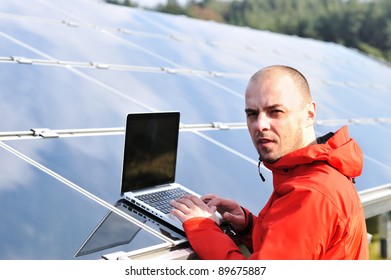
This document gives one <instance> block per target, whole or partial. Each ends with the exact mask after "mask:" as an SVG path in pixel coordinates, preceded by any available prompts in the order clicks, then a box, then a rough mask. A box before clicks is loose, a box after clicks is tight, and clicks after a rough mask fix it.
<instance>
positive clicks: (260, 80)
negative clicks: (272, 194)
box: [245, 65, 316, 163]
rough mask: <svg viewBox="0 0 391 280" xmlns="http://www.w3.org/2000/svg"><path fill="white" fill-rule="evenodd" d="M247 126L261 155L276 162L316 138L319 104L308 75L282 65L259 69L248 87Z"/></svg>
mask: <svg viewBox="0 0 391 280" xmlns="http://www.w3.org/2000/svg"><path fill="white" fill-rule="evenodd" d="M245 111H246V116H247V127H248V130H249V132H250V136H251V138H252V140H253V143H254V145H255V147H256V149H257V151H258V153H259V156H260V158H261V159H262V160H263V161H264V162H267V163H273V162H275V161H277V160H278V159H279V158H281V157H282V156H284V155H286V154H287V153H290V152H292V151H295V150H297V149H300V148H303V147H305V146H308V145H310V144H311V143H313V142H314V141H315V140H316V137H315V131H314V121H315V112H316V106H315V103H314V102H313V101H312V98H311V93H310V89H309V86H308V83H307V80H306V79H305V77H304V76H303V75H302V74H301V73H300V72H299V71H297V70H295V69H293V68H291V67H288V66H282V65H275V66H270V67H267V68H264V69H261V70H259V71H258V72H256V73H255V74H254V75H253V76H252V77H251V79H250V81H249V83H248V85H247V89H246V108H245Z"/></svg>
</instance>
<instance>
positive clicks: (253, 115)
mask: <svg viewBox="0 0 391 280" xmlns="http://www.w3.org/2000/svg"><path fill="white" fill-rule="evenodd" d="M257 115H258V114H257V113H256V112H248V113H247V117H248V118H251V117H256V116H257Z"/></svg>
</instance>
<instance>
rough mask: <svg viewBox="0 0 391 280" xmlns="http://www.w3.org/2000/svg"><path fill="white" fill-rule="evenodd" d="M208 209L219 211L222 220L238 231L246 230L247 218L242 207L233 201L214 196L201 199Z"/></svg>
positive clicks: (210, 195) (209, 195)
mask: <svg viewBox="0 0 391 280" xmlns="http://www.w3.org/2000/svg"><path fill="white" fill-rule="evenodd" d="M201 199H202V201H204V202H205V203H206V204H207V206H208V207H210V208H213V209H217V212H219V213H220V215H221V216H222V218H223V219H224V220H225V221H226V222H227V223H229V224H230V225H231V226H232V228H233V229H234V230H236V231H242V230H243V229H244V228H245V226H246V225H245V223H246V217H245V215H244V212H243V209H242V208H241V207H240V205H239V204H238V203H237V202H236V201H234V200H232V199H224V198H221V197H218V196H217V195H214V194H208V195H205V196H203V197H201Z"/></svg>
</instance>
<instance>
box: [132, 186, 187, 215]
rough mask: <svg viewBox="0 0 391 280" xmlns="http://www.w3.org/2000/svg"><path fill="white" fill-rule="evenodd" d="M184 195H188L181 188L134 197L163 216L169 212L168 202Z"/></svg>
mask: <svg viewBox="0 0 391 280" xmlns="http://www.w3.org/2000/svg"><path fill="white" fill-rule="evenodd" d="M186 194H189V193H188V192H186V191H185V190H183V189H181V188H174V189H169V190H163V191H159V192H154V193H148V194H143V195H138V196H136V197H137V198H138V199H140V200H141V201H143V202H144V203H146V204H149V205H151V206H152V207H154V208H156V209H158V210H159V211H161V212H163V213H164V214H168V213H169V212H170V211H171V205H170V201H171V200H173V199H176V198H178V197H181V196H183V195H186Z"/></svg>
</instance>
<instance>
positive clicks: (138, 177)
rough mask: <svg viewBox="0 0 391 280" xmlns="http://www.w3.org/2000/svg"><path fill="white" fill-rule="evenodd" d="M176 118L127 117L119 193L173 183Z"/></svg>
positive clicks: (160, 114) (173, 114)
mask: <svg viewBox="0 0 391 280" xmlns="http://www.w3.org/2000/svg"><path fill="white" fill-rule="evenodd" d="M179 118H180V114H179V112H154V113H134V114H129V115H128V116H127V119H126V130H125V144H124V157H123V168H122V183H121V193H126V192H134V191H137V190H140V189H144V188H149V187H154V186H158V185H164V184H169V183H173V182H174V181H175V170H176V160H177V148H178V132H179Z"/></svg>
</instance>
